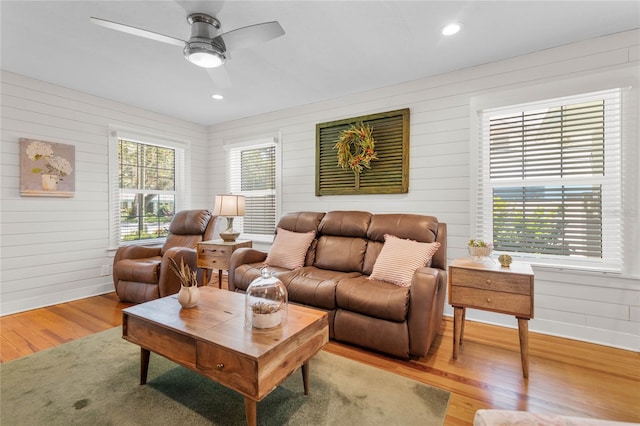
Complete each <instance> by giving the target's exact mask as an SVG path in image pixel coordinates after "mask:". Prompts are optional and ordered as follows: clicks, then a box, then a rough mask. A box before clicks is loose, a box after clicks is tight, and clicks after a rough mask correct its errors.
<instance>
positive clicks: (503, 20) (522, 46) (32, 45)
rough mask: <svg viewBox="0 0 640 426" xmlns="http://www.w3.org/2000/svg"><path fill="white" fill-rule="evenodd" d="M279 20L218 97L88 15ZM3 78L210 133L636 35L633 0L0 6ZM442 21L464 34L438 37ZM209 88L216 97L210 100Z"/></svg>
mask: <svg viewBox="0 0 640 426" xmlns="http://www.w3.org/2000/svg"><path fill="white" fill-rule="evenodd" d="M186 10H188V11H189V12H195V11H199V12H209V13H213V14H215V15H216V16H217V17H218V19H219V20H220V21H221V22H222V31H223V32H225V31H229V30H233V29H235V28H239V27H243V26H247V25H251V24H255V23H260V22H265V21H272V20H277V21H279V22H280V24H281V25H282V27H283V28H284V29H285V31H286V34H285V35H284V36H283V37H280V38H278V39H275V40H272V41H269V42H267V43H264V44H261V45H258V46H256V47H254V48H250V49H244V50H239V51H236V52H232V57H231V59H230V60H229V61H228V62H227V64H226V65H225V67H226V70H227V73H228V75H229V78H230V80H231V87H230V88H228V89H224V90H219V88H217V87H216V85H215V83H214V82H213V81H212V79H211V78H210V77H209V75H208V73H207V72H206V71H205V70H204V69H202V68H198V67H196V66H195V65H192V64H190V63H188V62H187V61H186V60H185V59H184V57H183V56H182V50H181V48H180V47H177V46H173V45H169V44H164V43H160V42H156V41H152V40H148V39H145V38H140V37H136V36H133V35H130V34H125V33H121V32H118V31H113V30H110V29H106V28H103V27H100V26H97V25H94V24H92V23H90V22H89V17H90V16H96V17H100V18H104V19H109V20H112V21H116V22H120V23H124V24H128V25H133V26H136V27H139V28H144V29H148V30H150V31H154V32H158V33H161V34H166V35H169V36H172V37H176V38H180V39H183V40H185V39H188V38H189V34H190V32H189V24H188V23H187V22H186V15H187V11H186ZM0 15H1V19H2V21H1V27H0V29H1V42H2V44H1V48H2V51H1V62H0V67H1V68H2V69H3V70H6V71H11V72H14V73H18V74H22V75H25V76H28V77H32V78H35V79H39V80H44V81H47V82H50V83H53V84H57V85H60V86H64V87H68V88H72V89H75V90H79V91H81V92H85V93H89V94H93V95H97V96H100V97H103V98H107V99H112V100H115V101H118V102H122V103H125V104H129V105H134V106H138V107H141V108H144V109H146V110H150V111H156V112H159V113H162V114H166V115H169V116H172V117H178V118H181V119H185V120H188V121H191V122H195V123H199V124H203V125H211V124H216V123H221V122H226V121H230V120H234V119H238V118H242V117H247V116H252V115H256V114H260V113H265V112H269V111H275V110H280V109H284V108H289V107H294V106H299V105H305V104H309V103H313V102H318V101H321V100H325V99H331V98H336V97H340V96H344V95H347V94H350V93H358V92H363V91H366V90H370V89H374V88H379V87H384V86H389V85H393V84H397V83H402V82H406V81H411V80H416V79H420V78H424V77H428V76H432V75H436V74H440V73H444V72H448V71H452V70H457V69H462V68H468V67H471V66H474V65H478V64H483V63H487V62H492V61H496V60H500V59H505V58H510V57H514V56H518V55H522V54H526V53H530V52H535V51H539V50H543V49H548V48H551V47H555V46H560V45H564V44H568V43H572V42H575V41H580V40H585V39H589V38H593V37H598V36H602V35H607V34H612V33H616V32H621V31H626V30H631V29H637V28H640V1H546V2H543V1H492V2H485V1H446V2H445V1H230V0H227V1H226V2H218V1H215V2H214V1H184V2H174V1H168V0H167V1H25V0H21V1H7V0H2V1H0ZM450 21H459V22H461V23H462V24H463V30H462V31H461V32H460V33H459V34H457V35H455V36H453V37H444V36H442V35H441V34H440V31H441V29H442V27H443V26H444V25H445V24H447V23H449V22H450ZM215 92H220V93H222V94H223V95H224V96H225V99H224V100H222V101H214V100H213V99H212V98H211V95H212V94H213V93H215Z"/></svg>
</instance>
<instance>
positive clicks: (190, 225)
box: [113, 210, 217, 303]
mask: <svg viewBox="0 0 640 426" xmlns="http://www.w3.org/2000/svg"><path fill="white" fill-rule="evenodd" d="M216 219H217V216H212V214H211V212H210V211H209V210H183V211H181V212H178V213H176V215H175V216H174V217H173V220H172V221H171V224H170V225H169V235H167V239H166V241H165V243H164V245H163V246H162V247H149V246H138V245H131V246H124V247H120V248H119V249H118V251H117V252H116V255H115V257H114V259H113V285H114V287H115V289H116V294H117V295H118V298H119V299H120V300H121V301H123V302H134V303H141V302H146V301H149V300H153V299H157V298H159V297H165V296H169V295H171V294H175V293H177V292H178V291H179V290H180V280H179V279H178V276H177V275H176V274H175V273H174V272H172V271H171V270H170V269H169V264H170V263H169V262H170V261H169V259H170V258H174V259H175V260H176V262H177V263H178V264H180V259H184V263H185V264H187V265H189V266H190V267H191V270H192V271H197V274H198V277H197V278H198V282H199V283H202V280H203V277H202V274H203V271H202V270H201V269H198V268H197V254H196V245H197V244H198V242H200V241H205V240H211V239H213V236H214V232H215V222H216Z"/></svg>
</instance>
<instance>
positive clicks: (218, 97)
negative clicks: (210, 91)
mask: <svg viewBox="0 0 640 426" xmlns="http://www.w3.org/2000/svg"><path fill="white" fill-rule="evenodd" d="M211 97H212V98H213V99H215V100H216V101H219V100H221V99H224V96H222V95H218V94H215V95H211Z"/></svg>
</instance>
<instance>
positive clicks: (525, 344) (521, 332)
mask: <svg viewBox="0 0 640 426" xmlns="http://www.w3.org/2000/svg"><path fill="white" fill-rule="evenodd" d="M518 336H519V337H520V358H521V359H522V376H523V377H524V378H525V379H526V378H528V377H529V320H528V319H526V318H518Z"/></svg>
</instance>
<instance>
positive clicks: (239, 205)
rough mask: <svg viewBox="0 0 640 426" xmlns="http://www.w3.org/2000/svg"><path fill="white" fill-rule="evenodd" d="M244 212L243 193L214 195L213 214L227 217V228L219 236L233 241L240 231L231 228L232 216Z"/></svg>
mask: <svg viewBox="0 0 640 426" xmlns="http://www.w3.org/2000/svg"><path fill="white" fill-rule="evenodd" d="M245 212H246V208H245V197H244V195H232V194H224V195H216V202H215V206H214V208H213V214H214V215H215V216H224V217H226V218H227V229H225V230H224V231H223V232H221V233H220V238H222V239H223V240H224V241H226V242H233V241H235V240H236V238H238V235H240V233H239V232H235V231H234V230H233V218H234V217H236V216H244V215H245Z"/></svg>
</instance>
